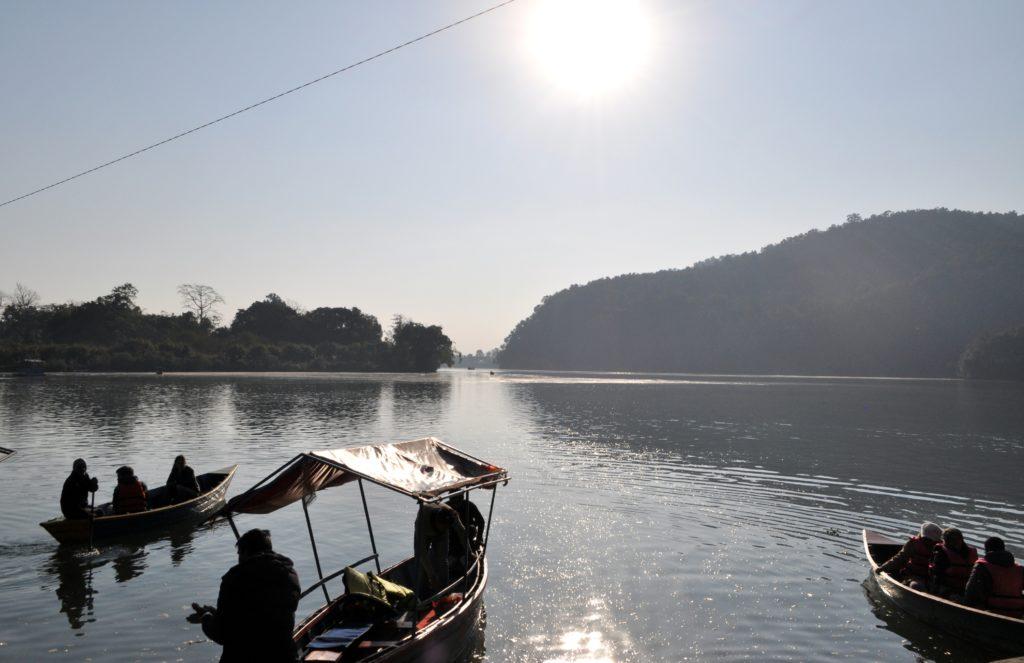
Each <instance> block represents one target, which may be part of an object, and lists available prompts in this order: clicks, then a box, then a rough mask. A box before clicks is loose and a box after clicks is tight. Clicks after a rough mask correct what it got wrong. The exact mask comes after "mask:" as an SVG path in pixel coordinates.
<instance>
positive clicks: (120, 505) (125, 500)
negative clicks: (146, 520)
mask: <svg viewBox="0 0 1024 663" xmlns="http://www.w3.org/2000/svg"><path fill="white" fill-rule="evenodd" d="M111 506H112V507H113V509H114V513H115V514H122V513H138V512H140V511H146V510H147V509H149V504H148V502H147V496H146V484H144V483H142V482H141V481H139V478H138V477H137V476H135V470H133V469H132V468H130V467H128V466H127V465H122V466H121V467H119V468H117V485H116V486H114V498H113V500H112V501H111Z"/></svg>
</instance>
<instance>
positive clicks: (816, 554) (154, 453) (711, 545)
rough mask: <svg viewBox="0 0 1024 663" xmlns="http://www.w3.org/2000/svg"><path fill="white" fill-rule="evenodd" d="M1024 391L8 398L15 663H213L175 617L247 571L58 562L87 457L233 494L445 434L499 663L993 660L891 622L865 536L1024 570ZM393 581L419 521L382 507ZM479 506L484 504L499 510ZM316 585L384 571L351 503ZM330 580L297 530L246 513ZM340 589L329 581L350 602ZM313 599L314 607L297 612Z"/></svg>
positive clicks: (324, 378)
mask: <svg viewBox="0 0 1024 663" xmlns="http://www.w3.org/2000/svg"><path fill="white" fill-rule="evenodd" d="M1022 404H1024V386H1022V385H1013V384H1009V383H986V382H970V383H969V382H961V381H924V380H866V379H839V378H836V379H829V378H822V379H807V378H758V377H749V378H734V377H713V378H708V377H699V376H677V375H624V374H616V375H601V374H578V373H577V374H513V373H501V372H499V373H498V374H497V375H494V376H491V375H488V373H487V372H486V371H475V372H473V373H469V372H464V371H450V372H444V371H443V372H441V373H439V374H437V375H412V376H394V375H375V376H371V375H327V374H309V375H301V374H291V375H188V376H176V375H164V376H162V377H158V376H101V375H93V376H73V375H66V376H63V375H57V376H47V377H46V378H43V379H39V380H21V379H3V378H0V446H4V447H10V448H15V449H17V450H18V453H17V454H16V455H15V456H14V457H13V458H11V459H10V460H8V461H6V462H4V463H2V464H0V477H2V480H0V499H2V503H3V504H4V505H5V508H4V509H3V511H2V512H0V532H3V535H2V539H0V658H3V659H5V660H37V659H45V658H46V657H47V654H48V653H51V654H53V655H54V657H55V658H63V659H65V660H84V659H87V658H92V659H93V660H104V661H108V660H110V661H115V660H116V661H120V660H151V659H152V660H183V661H210V660H216V658H217V656H218V655H219V648H218V647H216V646H214V645H212V644H211V643H208V642H206V641H205V638H204V637H203V635H202V633H201V632H200V630H199V629H198V627H195V626H191V625H189V624H187V623H186V622H185V621H184V617H185V615H186V614H187V613H188V605H189V603H191V602H192V601H200V602H203V603H213V602H214V600H215V598H216V590H217V584H218V581H219V578H220V576H221V575H222V574H223V573H224V571H226V570H227V568H228V567H229V566H230V565H231V564H232V563H233V562H234V549H233V545H232V544H233V536H232V534H231V532H230V529H229V528H228V527H227V526H226V525H224V524H223V523H221V524H213V525H207V526H204V527H201V528H199V529H197V530H195V531H194V532H190V531H184V532H182V531H176V532H174V533H172V534H169V535H165V536H163V537H151V538H150V539H148V540H142V541H138V542H128V543H124V544H113V545H103V544H101V545H100V546H99V547H100V554H99V555H98V556H96V557H91V558H84V557H81V556H80V555H77V554H75V551H73V550H72V551H67V550H62V549H59V548H58V546H57V544H56V543H55V542H54V541H52V540H51V539H50V538H49V536H48V535H47V534H46V533H45V532H44V531H43V530H42V529H41V528H40V527H39V526H38V523H39V522H40V521H42V520H44V519H46V518H48V517H51V516H52V515H54V514H55V513H57V512H58V506H57V499H58V496H59V493H60V486H61V483H62V482H63V480H64V478H65V476H66V475H67V473H68V471H69V470H70V466H71V461H72V460H73V459H74V458H76V457H78V456H82V457H85V458H86V459H87V460H88V461H89V465H90V468H89V469H90V473H92V474H93V475H97V476H99V478H100V481H101V492H100V497H101V498H103V499H104V500H106V499H109V492H110V490H112V487H113V476H114V474H113V471H114V469H115V468H116V467H117V466H119V465H121V464H124V463H127V464H131V465H132V466H134V467H135V469H136V471H137V473H138V475H139V476H140V478H142V479H143V480H144V481H146V482H148V483H149V484H150V485H151V486H154V485H159V484H161V483H162V482H163V481H164V480H165V478H166V476H167V472H168V470H169V468H170V464H171V460H172V459H173V457H174V455H175V454H177V453H184V454H186V456H188V458H189V460H190V462H191V464H192V465H193V466H194V467H195V468H196V470H197V471H198V472H204V471H210V470H212V469H216V468H219V467H223V466H226V465H230V464H233V463H239V464H240V467H239V471H238V475H237V477H236V479H235V482H234V484H233V486H232V490H231V494H237V493H238V492H240V491H241V490H243V489H244V488H246V487H248V486H250V485H252V484H253V483H254V482H255V481H257V480H259V479H260V478H262V477H263V476H264V475H266V474H267V473H269V472H270V471H272V470H273V469H274V468H276V467H277V466H278V465H280V464H281V463H283V462H284V461H285V460H287V459H288V458H289V457H291V456H292V455H294V454H295V453H297V452H300V451H304V450H309V449H318V448H325V447H338V446H345V445H349V444H357V443H371V442H380V441H386V440H399V439H410V438H414V437H420V436H424V435H436V436H438V437H441V438H442V439H444V440H446V441H448V442H450V443H452V444H454V445H455V446H457V447H460V448H462V449H465V450H466V451H468V452H469V453H472V454H474V455H476V456H480V457H482V458H484V459H486V460H488V461H491V462H494V463H497V464H499V465H503V466H505V467H507V468H508V469H509V471H510V474H511V476H512V481H511V482H510V483H509V485H508V486H507V487H505V488H502V489H500V490H499V491H498V494H497V499H496V503H495V521H494V526H493V529H492V532H491V536H492V539H491V546H490V548H489V550H488V556H489V560H490V564H491V579H490V584H489V586H488V588H487V591H486V594H485V604H486V610H487V621H486V626H485V627H484V629H483V633H482V642H481V643H480V644H479V645H478V647H477V651H476V653H475V656H476V658H478V659H483V660H491V661H550V662H563V661H565V662H568V661H575V662H581V663H582V662H598V661H600V662H611V661H616V662H618V661H679V660H706V659H715V660H725V661H732V660H746V659H755V660H794V661H808V660H812V661H813V660H821V661H824V660H831V659H834V658H843V657H845V658H849V659H851V660H886V661H899V660H905V661H912V660H916V658H917V657H918V656H923V657H924V658H925V659H935V660H958V661H962V660H968V661H969V660H987V659H988V658H989V657H990V656H989V655H988V654H987V653H986V652H979V651H977V650H976V649H975V648H974V647H970V646H964V645H962V644H959V643H957V642H955V641H950V640H947V639H943V638H940V637H939V636H938V635H937V634H936V633H935V632H933V631H930V630H928V629H926V628H923V627H919V626H915V625H914V624H913V623H912V622H908V621H906V620H901V619H899V618H898V617H896V616H894V615H891V614H889V613H887V612H885V611H884V610H883V609H880V608H877V607H876V606H875V605H874V604H873V603H871V602H870V600H869V599H868V597H867V596H866V595H865V590H864V587H863V582H864V580H865V579H866V578H867V575H868V571H867V564H866V562H865V560H864V558H863V553H862V551H861V548H860V540H859V537H860V530H861V528H862V527H870V528H873V529H878V530H881V531H884V532H888V533H892V534H900V535H902V534H903V533H906V532H909V531H910V530H911V529H912V528H914V527H916V525H917V524H918V523H920V521H921V520H922V519H930V520H935V521H936V522H940V523H942V524H944V525H957V526H959V527H961V528H962V529H963V530H964V531H965V533H966V534H967V537H968V540H969V541H971V542H973V543H978V542H979V541H980V540H981V539H982V538H983V537H985V536H987V535H989V534H991V533H999V534H1000V535H1002V536H1003V537H1004V538H1005V539H1006V541H1007V544H1008V546H1009V547H1010V548H1011V549H1012V550H1013V551H1014V552H1015V553H1024V527H1022V521H1024V494H1022V492H1021V490H1020V483H1019V474H1020V471H1021V468H1024V463H1022V461H1024V407H1021V405H1022ZM367 496H368V499H369V500H370V510H371V515H372V516H373V518H374V528H375V534H376V536H377V541H378V547H379V548H380V550H381V552H382V555H383V558H384V560H383V561H384V562H385V563H391V562H395V561H398V560H399V559H401V558H404V557H406V556H408V555H409V554H410V553H411V548H412V521H413V517H414V503H413V502H412V501H411V500H409V499H408V498H402V497H399V496H397V495H392V494H390V493H388V492H386V491H384V490H382V489H377V488H375V487H370V488H369V490H368V495H367ZM484 497H485V496H484V495H481V496H480V497H479V498H477V499H478V500H480V501H482V502H483V504H482V506H483V508H484V511H485V513H486V501H485V500H484ZM310 511H311V517H312V519H313V524H314V527H315V528H316V531H317V537H318V544H319V546H320V552H321V556H322V558H323V561H324V566H325V570H326V569H330V570H334V569H336V568H338V567H340V566H342V565H343V564H344V563H345V562H347V561H353V560H355V559H358V558H361V557H363V556H365V555H366V554H368V552H369V542H368V540H367V536H366V531H365V523H364V521H363V517H362V513H361V507H360V506H359V498H358V491H355V490H354V489H353V490H348V489H346V488H344V487H343V488H339V489H335V490H330V491H326V492H323V493H321V494H320V495H319V497H318V499H317V500H316V501H315V502H314V503H313V504H312V505H311V507H310ZM239 520H240V522H239V525H240V527H242V528H249V527H256V526H259V527H267V528H269V529H271V530H272V532H273V533H274V540H275V547H276V548H277V549H278V550H279V551H280V552H282V553H284V554H286V555H289V556H290V557H292V558H293V559H294V560H295V561H296V565H297V569H298V571H299V574H300V577H301V578H302V580H303V584H304V585H308V584H309V583H311V582H312V580H313V579H314V578H315V570H314V566H313V562H312V556H311V554H310V551H309V542H308V538H307V535H306V531H305V523H304V521H303V519H302V515H301V509H300V508H299V507H297V506H293V507H289V508H288V509H284V510H281V511H279V512H277V513H275V514H272V515H269V516H243V517H241V518H240V519H239ZM338 587H339V585H337V584H336V585H335V586H334V589H335V590H337V589H338ZM318 599H319V600H320V601H322V596H317V595H311V596H310V597H308V598H307V599H306V600H305V601H304V602H303V604H302V605H300V609H299V616H300V617H301V616H304V615H306V614H308V613H309V612H310V611H311V610H313V609H314V608H315V607H317V605H318Z"/></svg>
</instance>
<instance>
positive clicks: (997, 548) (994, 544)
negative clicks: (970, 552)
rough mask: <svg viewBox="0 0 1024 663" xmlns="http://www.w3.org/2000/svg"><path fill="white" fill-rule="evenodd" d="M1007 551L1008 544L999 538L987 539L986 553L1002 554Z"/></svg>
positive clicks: (991, 537)
mask: <svg viewBox="0 0 1024 663" xmlns="http://www.w3.org/2000/svg"><path fill="white" fill-rule="evenodd" d="M1004 550H1006V544H1005V543H1003V540H1002V539H1000V538H999V537H998V536H990V537H989V538H987V539H985V552H987V553H990V552H1002V551H1004Z"/></svg>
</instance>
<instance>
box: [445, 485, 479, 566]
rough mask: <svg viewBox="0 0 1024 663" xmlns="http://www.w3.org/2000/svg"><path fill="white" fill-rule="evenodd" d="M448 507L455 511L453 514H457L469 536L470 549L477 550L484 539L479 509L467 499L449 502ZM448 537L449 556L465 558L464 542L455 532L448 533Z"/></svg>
mask: <svg viewBox="0 0 1024 663" xmlns="http://www.w3.org/2000/svg"><path fill="white" fill-rule="evenodd" d="M448 506H450V507H452V508H453V509H455V513H457V514H459V520H461V521H462V524H463V526H464V527H465V528H466V533H467V534H468V536H469V545H470V548H472V549H473V550H476V549H478V548H479V547H480V545H481V544H482V543H483V538H484V517H483V515H482V514H481V513H480V509H478V508H477V506H476V505H475V504H473V503H472V502H470V501H469V500H467V499H463V500H453V501H450V502H449V503H448ZM450 536H451V540H450V543H449V545H450V547H451V554H452V555H453V556H457V557H463V556H465V555H466V552H467V551H466V545H465V540H464V539H463V538H461V537H460V536H459V535H458V534H457V533H456V532H455V530H451V531H450Z"/></svg>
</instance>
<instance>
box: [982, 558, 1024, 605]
mask: <svg viewBox="0 0 1024 663" xmlns="http://www.w3.org/2000/svg"><path fill="white" fill-rule="evenodd" d="M978 565H984V568H985V569H986V570H987V571H988V573H989V575H990V576H992V593H990V594H989V595H988V602H987V608H988V609H989V610H991V611H992V612H998V613H999V614H1000V615H1006V616H1007V617H1015V618H1017V619H1021V618H1022V617H1024V595H1022V593H1024V567H1021V565H1020V564H1014V565H1013V566H999V565H998V564H993V563H991V562H990V561H988V560H987V559H985V558H984V557H983V558H981V559H979V560H978Z"/></svg>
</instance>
